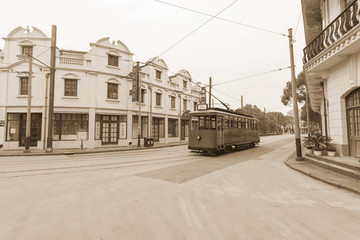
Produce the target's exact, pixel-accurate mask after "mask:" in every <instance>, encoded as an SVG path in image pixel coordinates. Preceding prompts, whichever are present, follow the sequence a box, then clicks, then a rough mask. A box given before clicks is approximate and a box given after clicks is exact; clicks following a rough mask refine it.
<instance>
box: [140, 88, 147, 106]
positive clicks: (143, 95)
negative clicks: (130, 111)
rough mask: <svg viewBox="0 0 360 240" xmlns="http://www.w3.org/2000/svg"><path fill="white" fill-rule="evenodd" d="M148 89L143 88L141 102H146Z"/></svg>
mask: <svg viewBox="0 0 360 240" xmlns="http://www.w3.org/2000/svg"><path fill="white" fill-rule="evenodd" d="M145 94H146V89H141V103H145Z"/></svg>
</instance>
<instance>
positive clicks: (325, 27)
mask: <svg viewBox="0 0 360 240" xmlns="http://www.w3.org/2000/svg"><path fill="white" fill-rule="evenodd" d="M301 2H302V9H303V18H304V28H305V36H306V43H307V46H306V47H305V49H304V72H305V74H306V79H307V85H308V90H309V93H310V100H311V107H312V109H313V110H315V111H319V112H320V113H321V114H322V121H323V122H322V126H323V135H326V134H327V135H328V136H330V137H331V138H332V139H333V140H332V143H333V144H334V145H335V147H336V148H337V152H338V153H339V155H350V156H358V157H359V156H360V88H359V86H360V81H359V70H360V65H359V64H360V55H359V51H360V24H359V21H360V14H359V7H360V6H359V1H358V0H302V1H301Z"/></svg>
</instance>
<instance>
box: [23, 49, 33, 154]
mask: <svg viewBox="0 0 360 240" xmlns="http://www.w3.org/2000/svg"><path fill="white" fill-rule="evenodd" d="M27 57H28V58H29V79H28V93H27V94H28V98H27V100H28V102H27V113H26V137H25V150H24V153H28V152H31V151H30V140H31V85H32V56H30V55H29V56H27Z"/></svg>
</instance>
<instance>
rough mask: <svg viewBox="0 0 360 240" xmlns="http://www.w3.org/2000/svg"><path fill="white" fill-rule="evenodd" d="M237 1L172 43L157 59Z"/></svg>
mask: <svg viewBox="0 0 360 240" xmlns="http://www.w3.org/2000/svg"><path fill="white" fill-rule="evenodd" d="M237 1H238V0H235V1H234V2H232V3H231V4H229V5H228V6H227V7H226V8H224V9H223V10H221V11H220V12H218V13H217V14H215V15H214V16H211V15H210V16H211V18H210V19H208V20H207V21H206V22H204V23H203V24H201V25H200V26H199V27H197V28H195V29H194V30H193V31H191V32H190V33H189V34H187V35H186V36H185V37H183V38H182V39H180V40H179V41H177V42H176V43H174V44H173V45H171V46H170V47H169V48H167V49H166V50H165V51H164V52H162V53H161V54H160V55H158V56H157V57H160V56H162V55H163V54H165V53H166V52H168V51H169V50H170V49H172V48H173V47H175V46H176V45H178V44H179V43H181V42H182V41H184V40H185V39H186V38H188V37H189V36H190V35H191V34H193V33H194V32H196V31H197V30H199V29H200V28H202V27H203V26H204V25H205V24H207V23H208V22H210V21H211V20H213V19H214V18H216V17H217V16H218V15H219V14H220V13H222V12H224V11H225V10H226V9H228V8H229V7H231V6H232V5H233V4H235V3H236V2H237Z"/></svg>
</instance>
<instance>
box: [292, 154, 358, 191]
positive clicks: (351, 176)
mask: <svg viewBox="0 0 360 240" xmlns="http://www.w3.org/2000/svg"><path fill="white" fill-rule="evenodd" d="M285 164H286V165H288V166H289V167H290V168H292V169H294V170H296V171H299V172H301V173H303V174H305V175H308V176H310V177H312V178H315V179H317V180H320V181H322V182H325V183H328V184H331V185H333V186H335V187H338V188H342V189H346V190H348V191H351V192H354V193H357V194H360V162H359V159H358V158H353V157H328V156H320V157H315V156H313V155H311V154H304V160H303V161H297V160H296V157H295V153H293V154H292V155H291V156H290V158H289V159H287V160H286V161H285Z"/></svg>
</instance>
